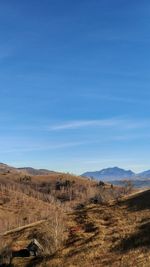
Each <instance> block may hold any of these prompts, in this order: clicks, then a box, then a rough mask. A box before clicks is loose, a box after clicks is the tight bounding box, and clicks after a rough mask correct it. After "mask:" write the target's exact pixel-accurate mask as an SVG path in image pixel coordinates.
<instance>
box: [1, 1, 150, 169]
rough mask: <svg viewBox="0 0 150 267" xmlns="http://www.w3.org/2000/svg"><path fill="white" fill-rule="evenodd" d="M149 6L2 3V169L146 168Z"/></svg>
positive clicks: (149, 131) (149, 95)
mask: <svg viewBox="0 0 150 267" xmlns="http://www.w3.org/2000/svg"><path fill="white" fill-rule="evenodd" d="M149 33H150V2H149V1H148V0H143V1H141V0H136V1H135V0H130V1H128V0H113V1H112V0H92V1H91V0H80V1H79V0H76V1H70V0H64V1H62V0H44V1H40V0H30V1H28V0H27V1H20V0H13V1H11V0H2V1H0V161H1V162H5V163H8V164H11V165H14V166H33V167H39V168H49V169H52V170H59V171H66V172H67V171H69V172H73V173H82V172H84V171H87V170H99V169H101V168H104V167H108V166H116V165H117V166H120V167H123V168H127V169H129V168H131V169H133V170H134V171H137V172H138V171H141V170H144V169H149V168H150V160H149V159H150V141H149V140H150V109H149V105H150V49H149V48H150V34H149Z"/></svg>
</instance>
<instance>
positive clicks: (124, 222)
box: [0, 172, 150, 267]
mask: <svg viewBox="0 0 150 267" xmlns="http://www.w3.org/2000/svg"><path fill="white" fill-rule="evenodd" d="M24 177H25V174H24V173H18V172H17V173H15V172H10V173H1V174H0V182H1V185H0V197H1V201H0V229H1V234H3V235H1V236H0V239H1V240H0V244H1V246H0V249H1V250H3V249H5V248H6V247H7V249H8V250H9V249H11V247H12V246H15V245H16V244H17V242H19V243H20V244H27V243H28V242H29V241H30V240H31V239H32V238H37V239H38V241H39V242H40V243H41V244H42V245H43V247H44V248H45V251H44V253H43V255H41V256H39V257H37V258H34V257H30V258H14V259H13V260H12V263H11V266H13V267H32V266H38V267H46V266H53V267H58V266H59V267H60V266H61V267H68V266H69V267H75V266H76V267H80V266H82V267H91V266H93V267H101V266H104V267H105V266H112V267H127V266H129V267H132V266H135V267H149V266H150V235H149V232H150V190H149V191H145V192H141V193H139V194H135V195H132V196H130V197H129V196H128V197H126V198H124V199H123V198H122V200H120V202H118V201H117V202H115V201H114V199H117V200H118V199H120V195H121V194H120V192H121V191H120V190H121V188H115V187H114V188H113V189H112V188H111V187H110V185H108V184H107V185H105V186H104V187H102V188H99V187H97V183H96V182H95V181H90V180H86V179H85V178H81V177H78V176H74V175H70V174H60V173H51V174H48V175H40V176H31V180H29V181H24V180H23V179H24ZM57 181H61V183H64V182H65V181H70V182H71V186H69V187H64V186H62V188H61V190H56V182H57ZM97 194H99V195H100V196H101V199H102V202H103V204H90V202H89V199H90V198H91V197H92V198H93V197H94V196H95V195H97ZM66 196H67V197H66ZM79 203H82V204H83V205H80V206H78V208H76V209H74V207H75V206H76V205H78V204H79ZM43 219H44V221H42V222H41V221H40V220H43ZM31 223H33V224H31ZM22 226H25V227H22ZM16 227H19V228H17V229H14V228H16ZM8 230H12V231H10V232H7V233H5V234H4V232H5V231H8ZM8 266H10V265H8Z"/></svg>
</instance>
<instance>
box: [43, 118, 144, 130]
mask: <svg viewBox="0 0 150 267" xmlns="http://www.w3.org/2000/svg"><path fill="white" fill-rule="evenodd" d="M90 126H91V127H103V128H109V127H110V128H111V127H116V126H117V127H121V128H127V129H136V128H142V127H145V126H148V122H147V121H140V120H139V121H138V120H131V119H120V118H110V119H99V120H74V121H68V122H63V123H59V124H55V125H51V126H50V127H48V130H49V131H61V130H73V129H80V128H86V127H90Z"/></svg>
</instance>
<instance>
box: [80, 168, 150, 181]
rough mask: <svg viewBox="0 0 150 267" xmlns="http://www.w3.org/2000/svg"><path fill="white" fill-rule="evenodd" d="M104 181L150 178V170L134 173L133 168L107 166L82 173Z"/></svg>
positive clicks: (83, 175) (84, 175)
mask: <svg viewBox="0 0 150 267" xmlns="http://www.w3.org/2000/svg"><path fill="white" fill-rule="evenodd" d="M81 176H82V177H89V178H93V179H96V180H102V181H114V180H123V179H133V180H136V179H150V170H148V171H144V172H141V173H134V172H133V171H131V170H124V169H121V168H118V167H112V168H106V169H102V170H100V171H91V172H90V171H89V172H85V173H83V174H82V175H81Z"/></svg>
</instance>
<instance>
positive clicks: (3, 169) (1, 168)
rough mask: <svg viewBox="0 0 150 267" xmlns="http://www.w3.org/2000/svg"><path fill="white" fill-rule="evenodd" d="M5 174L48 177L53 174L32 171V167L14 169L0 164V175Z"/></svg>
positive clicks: (44, 170)
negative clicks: (19, 173)
mask: <svg viewBox="0 0 150 267" xmlns="http://www.w3.org/2000/svg"><path fill="white" fill-rule="evenodd" d="M6 172H13V173H14V172H21V173H24V174H28V175H48V174H50V173H54V172H53V171H50V170H46V169H34V168H32V167H23V168H15V167H11V166H9V165H7V164H4V163H0V173H6Z"/></svg>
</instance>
